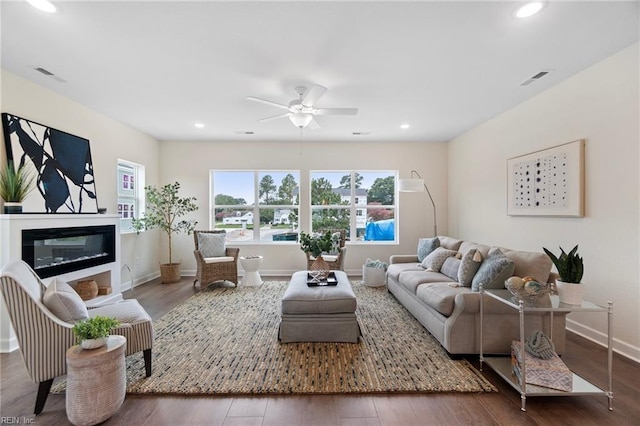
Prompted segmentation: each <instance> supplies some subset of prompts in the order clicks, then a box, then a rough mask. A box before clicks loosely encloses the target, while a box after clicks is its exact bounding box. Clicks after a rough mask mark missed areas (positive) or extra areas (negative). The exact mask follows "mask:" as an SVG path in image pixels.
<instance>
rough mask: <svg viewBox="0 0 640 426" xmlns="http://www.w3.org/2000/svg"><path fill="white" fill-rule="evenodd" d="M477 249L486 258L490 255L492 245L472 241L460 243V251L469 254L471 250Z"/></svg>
mask: <svg viewBox="0 0 640 426" xmlns="http://www.w3.org/2000/svg"><path fill="white" fill-rule="evenodd" d="M472 249H476V250H478V251H479V252H480V254H481V255H482V258H483V259H486V258H487V256H489V250H491V247H490V246H487V245H484V244H478V243H472V242H470V241H465V242H463V243H462V244H460V249H459V250H458V251H459V252H460V253H462V254H463V255H464V254H467V253H468V252H469V250H472Z"/></svg>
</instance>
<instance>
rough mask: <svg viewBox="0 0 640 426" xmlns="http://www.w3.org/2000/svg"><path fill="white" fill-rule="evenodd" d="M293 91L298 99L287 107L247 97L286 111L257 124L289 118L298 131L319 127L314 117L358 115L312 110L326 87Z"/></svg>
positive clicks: (350, 111)
mask: <svg viewBox="0 0 640 426" xmlns="http://www.w3.org/2000/svg"><path fill="white" fill-rule="evenodd" d="M295 91H296V93H297V94H298V99H294V100H292V101H291V102H289V105H284V104H280V103H278V102H273V101H269V100H267V99H262V98H256V97H254V96H248V97H247V99H248V100H250V101H254V102H260V103H263V104H266V105H271V106H275V107H277V108H282V109H286V110H288V112H285V113H283V114H278V115H274V116H271V117H266V118H261V119H260V120H258V121H259V122H265V121H270V120H275V119H277V118H283V117H289V120H290V121H291V122H292V123H293V125H294V126H296V127H298V128H300V129H304V128H306V127H307V126H309V127H310V128H312V129H316V128H318V127H320V126H319V125H318V123H317V121H315V120H314V117H315V116H316V115H356V114H357V113H358V109H357V108H314V105H315V103H316V102H317V101H318V99H320V98H321V97H322V95H324V94H325V92H326V91H327V88H326V87H323V86H320V85H317V84H316V85H314V86H313V87H311V89H309V90H307V88H306V87H304V86H297V87H296V88H295Z"/></svg>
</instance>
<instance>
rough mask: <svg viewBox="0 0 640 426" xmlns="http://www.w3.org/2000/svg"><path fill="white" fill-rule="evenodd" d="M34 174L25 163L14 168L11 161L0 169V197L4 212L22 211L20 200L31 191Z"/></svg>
mask: <svg viewBox="0 0 640 426" xmlns="http://www.w3.org/2000/svg"><path fill="white" fill-rule="evenodd" d="M34 179H35V176H34V174H33V173H32V172H31V171H30V170H28V169H27V168H26V166H25V165H21V166H19V167H18V168H17V169H16V168H15V166H14V164H13V161H8V162H7V166H6V167H5V168H4V169H2V170H0V197H2V199H3V200H4V212H5V213H22V201H24V199H25V198H27V195H29V193H30V192H31V191H33V181H34Z"/></svg>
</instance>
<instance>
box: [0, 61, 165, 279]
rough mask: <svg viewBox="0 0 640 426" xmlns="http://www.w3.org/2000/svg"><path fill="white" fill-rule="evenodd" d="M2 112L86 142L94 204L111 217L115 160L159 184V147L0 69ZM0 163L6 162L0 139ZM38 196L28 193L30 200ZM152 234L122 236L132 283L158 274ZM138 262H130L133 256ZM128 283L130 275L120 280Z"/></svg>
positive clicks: (126, 128)
mask: <svg viewBox="0 0 640 426" xmlns="http://www.w3.org/2000/svg"><path fill="white" fill-rule="evenodd" d="M1 82H2V96H1V102H2V112H7V113H10V114H15V115H18V116H20V117H23V118H27V119H29V120H32V121H35V122H38V123H40V124H44V125H47V126H50V127H54V128H56V129H59V130H63V131H65V132H69V133H71V134H74V135H78V136H81V137H84V138H87V139H89V141H90V144H91V157H92V160H93V166H94V172H95V179H96V194H97V196H98V204H99V205H100V206H101V207H106V208H107V209H108V212H110V213H116V212H117V209H116V205H117V203H116V200H117V191H116V165H117V162H118V158H122V159H125V160H129V161H133V162H136V163H139V164H144V165H145V166H146V175H147V183H148V184H154V183H157V182H158V163H159V143H158V141H157V140H155V139H154V138H152V137H150V136H147V135H145V134H143V133H141V132H139V131H137V130H134V129H132V128H130V127H128V126H125V125H124V124H122V123H120V122H118V121H115V120H112V119H110V118H108V117H106V116H104V115H102V114H99V113H97V112H95V111H92V110H90V109H89V108H87V107H85V106H83V105H81V104H79V103H77V102H74V101H72V100H70V99H68V98H66V97H63V96H60V95H58V94H56V93H55V92H52V91H50V90H48V89H45V88H43V87H42V86H39V85H36V84H34V83H31V82H30V81H28V80H25V79H23V78H22V77H19V76H17V75H15V74H13V73H10V72H8V71H5V70H2V76H1ZM0 152H1V158H0V160H1V161H5V159H6V151H5V145H4V139H3V141H2V148H1V149H0ZM34 196H35V197H39V194H32V195H31V197H34ZM158 238H159V235H158V234H157V232H152V233H148V235H135V234H132V235H123V236H122V262H121V263H122V264H123V265H124V264H125V263H126V264H128V265H130V266H131V268H132V269H133V273H134V276H135V279H136V282H140V281H144V279H145V278H144V277H149V276H153V275H154V274H157V272H158V264H157V258H158ZM134 253H137V257H138V258H139V264H137V265H136V264H135V258H136V257H135V255H134ZM123 280H124V281H129V280H130V277H129V273H128V272H127V273H126V275H125V276H124V277H123Z"/></svg>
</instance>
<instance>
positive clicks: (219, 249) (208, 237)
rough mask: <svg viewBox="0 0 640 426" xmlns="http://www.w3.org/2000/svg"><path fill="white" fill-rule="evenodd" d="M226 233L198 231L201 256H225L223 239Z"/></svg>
mask: <svg viewBox="0 0 640 426" xmlns="http://www.w3.org/2000/svg"><path fill="white" fill-rule="evenodd" d="M226 237H227V235H226V234H224V233H220V234H209V233H202V232H198V248H199V250H200V253H202V257H221V256H226V254H227V253H226V252H227V249H226V247H225V240H226Z"/></svg>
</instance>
